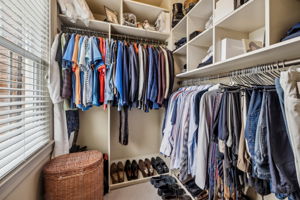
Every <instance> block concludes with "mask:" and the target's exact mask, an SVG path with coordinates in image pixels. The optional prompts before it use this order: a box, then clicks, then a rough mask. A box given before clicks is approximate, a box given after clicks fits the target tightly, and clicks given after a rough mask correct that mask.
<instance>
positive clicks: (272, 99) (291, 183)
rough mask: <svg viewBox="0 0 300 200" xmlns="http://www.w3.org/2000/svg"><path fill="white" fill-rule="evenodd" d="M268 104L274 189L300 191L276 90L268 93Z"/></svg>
mask: <svg viewBox="0 0 300 200" xmlns="http://www.w3.org/2000/svg"><path fill="white" fill-rule="evenodd" d="M266 104H267V105H266V109H267V112H266V113H267V145H268V151H269V165H270V171H271V180H272V181H271V182H272V191H274V192H275V193H284V194H291V193H294V192H299V191H300V190H299V185H298V181H297V176H296V175H295V174H296V168H295V160H294V154H293V151H292V148H291V145H290V142H289V139H288V136H287V132H286V127H285V123H284V119H283V116H282V112H281V108H280V102H279V99H278V96H277V94H276V92H275V91H269V92H268V93H266Z"/></svg>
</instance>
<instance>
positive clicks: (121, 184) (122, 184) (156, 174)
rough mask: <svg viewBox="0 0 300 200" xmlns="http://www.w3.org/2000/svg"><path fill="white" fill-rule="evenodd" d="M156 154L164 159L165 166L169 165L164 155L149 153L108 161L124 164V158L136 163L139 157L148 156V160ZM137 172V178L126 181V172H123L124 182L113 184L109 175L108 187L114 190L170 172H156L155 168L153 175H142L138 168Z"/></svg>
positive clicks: (144, 157)
mask: <svg viewBox="0 0 300 200" xmlns="http://www.w3.org/2000/svg"><path fill="white" fill-rule="evenodd" d="M157 156H158V157H161V158H162V159H163V160H164V161H165V163H166V164H167V166H168V167H169V164H168V161H167V160H166V159H165V158H164V157H162V156H160V154H150V155H146V156H138V157H133V158H127V159H121V160H113V161H110V164H112V163H116V164H117V163H118V162H119V161H121V162H122V163H123V165H124V166H125V162H126V160H130V161H131V162H132V161H133V160H136V161H137V163H138V162H139V159H142V160H145V159H146V158H148V159H149V160H151V158H152V157H155V158H156V157H157ZM138 173H139V177H138V179H135V180H130V181H128V180H127V176H126V173H125V172H124V182H122V183H115V184H112V182H111V177H110V175H109V188H110V189H111V190H114V189H118V188H122V187H126V186H130V185H135V184H139V183H144V182H147V181H149V180H150V179H151V178H152V177H157V176H160V175H168V174H170V172H168V173H164V174H158V173H157V172H156V170H154V175H153V176H150V177H143V174H142V172H141V171H140V170H138Z"/></svg>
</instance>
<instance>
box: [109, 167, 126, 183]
mask: <svg viewBox="0 0 300 200" xmlns="http://www.w3.org/2000/svg"><path fill="white" fill-rule="evenodd" d="M110 177H111V180H112V184H116V183H122V182H124V165H123V163H122V162H118V163H117V164H116V163H112V164H111V166H110Z"/></svg>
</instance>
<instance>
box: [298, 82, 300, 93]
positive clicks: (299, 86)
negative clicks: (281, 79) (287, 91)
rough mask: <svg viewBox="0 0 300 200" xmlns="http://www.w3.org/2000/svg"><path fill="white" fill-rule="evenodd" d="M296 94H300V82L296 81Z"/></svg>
mask: <svg viewBox="0 0 300 200" xmlns="http://www.w3.org/2000/svg"><path fill="white" fill-rule="evenodd" d="M297 88H298V94H300V82H297Z"/></svg>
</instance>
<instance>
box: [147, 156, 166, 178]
mask: <svg viewBox="0 0 300 200" xmlns="http://www.w3.org/2000/svg"><path fill="white" fill-rule="evenodd" d="M151 164H152V166H153V168H154V169H155V170H156V171H157V173H158V174H164V173H168V172H169V168H168V166H167V165H166V163H165V161H163V159H161V158H160V157H156V158H153V157H152V158H151Z"/></svg>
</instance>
